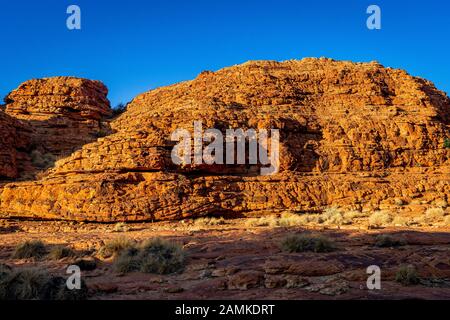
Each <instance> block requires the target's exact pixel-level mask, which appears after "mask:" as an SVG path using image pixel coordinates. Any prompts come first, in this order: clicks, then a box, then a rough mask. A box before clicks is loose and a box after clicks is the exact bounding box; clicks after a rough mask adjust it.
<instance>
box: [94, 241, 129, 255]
mask: <svg viewBox="0 0 450 320" xmlns="http://www.w3.org/2000/svg"><path fill="white" fill-rule="evenodd" d="M135 245H136V242H135V241H134V240H131V239H128V238H127V237H118V238H115V239H113V240H110V241H107V242H106V243H105V244H104V245H103V247H101V248H100V250H99V251H98V254H99V255H100V257H102V258H110V257H112V256H115V255H118V254H119V253H120V252H122V251H123V250H126V249H129V248H132V247H134V246H135Z"/></svg>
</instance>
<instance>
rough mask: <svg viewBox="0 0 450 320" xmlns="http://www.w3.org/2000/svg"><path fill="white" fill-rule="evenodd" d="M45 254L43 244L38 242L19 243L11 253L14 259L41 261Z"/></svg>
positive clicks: (45, 250)
mask: <svg viewBox="0 0 450 320" xmlns="http://www.w3.org/2000/svg"><path fill="white" fill-rule="evenodd" d="M46 254H47V249H46V247H45V244H44V243H43V242H42V241H39V240H31V241H25V242H22V243H19V244H18V245H17V246H16V249H15V250H14V253H13V258H15V259H28V258H36V259H41V258H42V257H43V256H45V255H46Z"/></svg>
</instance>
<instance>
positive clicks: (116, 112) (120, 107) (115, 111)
mask: <svg viewBox="0 0 450 320" xmlns="http://www.w3.org/2000/svg"><path fill="white" fill-rule="evenodd" d="M128 104H129V103H126V104H124V103H119V104H118V105H117V106H116V107H114V108H113V109H112V117H113V118H115V117H117V116H119V115H121V114H122V113H124V112H125V111H127V107H128Z"/></svg>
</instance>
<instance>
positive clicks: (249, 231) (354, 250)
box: [0, 215, 450, 299]
mask: <svg viewBox="0 0 450 320" xmlns="http://www.w3.org/2000/svg"><path fill="white" fill-rule="evenodd" d="M292 216H293V215H291V216H284V218H283V215H282V216H281V217H280V216H279V215H278V217H277V216H271V217H266V218H258V219H256V218H254V219H251V218H250V219H249V218H247V219H227V220H220V219H212V220H208V219H200V220H184V221H180V222H161V223H153V224H152V223H136V224H126V225H124V224H119V225H114V224H90V223H76V222H54V221H53V222H42V221H41V222H38V221H18V220H2V221H1V223H0V225H1V229H0V243H1V247H0V263H2V264H7V265H9V266H11V267H13V268H14V269H20V268H28V267H39V269H47V270H49V272H50V273H52V274H54V275H60V276H63V277H67V275H65V271H66V268H67V266H68V265H70V264H72V263H73V259H74V258H64V259H61V260H59V261H55V260H49V259H47V258H45V257H44V258H42V259H33V258H32V259H13V258H12V254H13V252H14V248H15V247H16V246H17V245H18V244H19V243H22V242H23V241H24V240H31V239H34V240H41V241H43V242H45V244H46V246H47V247H48V248H51V247H52V246H55V245H66V246H68V247H71V248H73V249H74V250H76V251H77V253H78V255H79V256H83V258H84V259H87V260H92V261H96V267H95V269H94V270H90V271H83V273H82V276H83V278H84V280H85V281H86V284H87V287H88V290H89V291H88V292H89V293H88V297H89V299H450V254H449V252H450V227H449V226H448V225H447V226H445V225H443V224H437V225H433V224H428V225H418V224H415V225H414V224H413V225H410V226H409V227H399V226H397V227H396V226H393V225H391V226H388V227H383V228H373V227H370V226H369V225H370V223H369V222H368V220H367V219H366V218H363V217H357V218H354V220H353V222H352V223H345V224H342V225H341V224H339V225H331V224H314V223H309V224H307V225H300V223H299V222H298V221H296V220H295V219H294V220H293V219H292V218H289V217H292ZM283 219H284V220H283ZM283 221H284V222H283ZM291 234H314V235H321V236H325V237H327V238H329V239H330V240H331V242H332V243H334V245H335V247H336V250H334V251H332V252H324V253H316V252H301V253H288V252H285V251H283V250H282V249H281V246H280V243H281V242H282V241H283V239H284V238H285V237H286V236H287V235H291ZM380 234H382V235H388V236H389V239H391V240H392V239H394V240H395V241H401V244H399V245H396V246H392V247H389V246H387V247H383V246H381V247H380V246H376V245H375V243H376V241H377V239H380V238H377V236H378V235H380ZM118 237H127V238H129V239H134V240H137V241H141V240H145V239H149V238H155V237H158V238H163V239H166V240H170V241H173V242H176V243H179V244H180V245H182V247H183V250H184V251H185V253H186V257H187V258H186V261H185V267H184V270H183V271H182V272H180V273H176V274H169V275H157V274H147V273H141V272H133V273H127V274H124V273H118V272H115V271H114V270H113V267H112V260H113V258H109V259H104V258H101V257H100V256H99V250H100V248H101V247H102V246H103V245H104V244H105V243H107V242H108V241H111V240H113V239H115V238H118ZM370 265H378V266H379V267H380V268H381V270H382V288H381V290H368V289H367V287H366V280H367V277H368V275H367V274H366V268H367V267H368V266H370ZM406 265H412V266H414V267H415V269H416V270H417V276H418V278H419V279H420V280H419V283H418V284H415V285H404V284H401V283H399V282H397V281H396V274H397V273H398V270H399V269H400V268H401V267H402V266H406Z"/></svg>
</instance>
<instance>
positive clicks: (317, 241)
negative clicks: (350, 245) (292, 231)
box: [281, 235, 336, 253]
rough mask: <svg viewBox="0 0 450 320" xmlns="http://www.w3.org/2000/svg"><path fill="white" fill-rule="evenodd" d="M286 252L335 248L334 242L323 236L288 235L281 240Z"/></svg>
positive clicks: (326, 250) (331, 249) (321, 250)
mask: <svg viewBox="0 0 450 320" xmlns="http://www.w3.org/2000/svg"><path fill="white" fill-rule="evenodd" d="M281 249H282V250H283V251H286V252H305V251H312V252H317V253H319V252H331V251H334V250H336V247H335V245H334V243H333V242H332V241H331V240H330V239H328V238H325V237H321V236H311V235H288V236H286V237H285V238H284V239H283V241H282V242H281Z"/></svg>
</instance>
